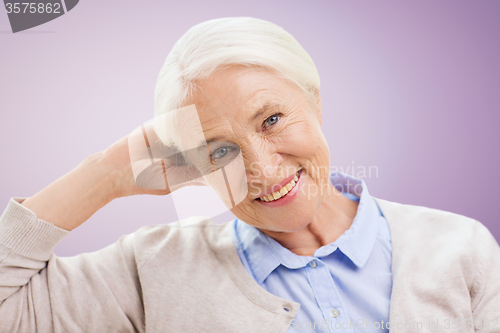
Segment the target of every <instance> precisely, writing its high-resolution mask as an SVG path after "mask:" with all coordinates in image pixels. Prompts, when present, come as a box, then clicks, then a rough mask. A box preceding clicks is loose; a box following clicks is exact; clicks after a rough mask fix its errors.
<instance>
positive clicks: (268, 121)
mask: <svg viewBox="0 0 500 333" xmlns="http://www.w3.org/2000/svg"><path fill="white" fill-rule="evenodd" d="M278 119H279V117H278V115H272V116H271V117H269V118H267V119H266V121H265V123H266V125H269V126H272V125H274V124H276V123H277V122H278Z"/></svg>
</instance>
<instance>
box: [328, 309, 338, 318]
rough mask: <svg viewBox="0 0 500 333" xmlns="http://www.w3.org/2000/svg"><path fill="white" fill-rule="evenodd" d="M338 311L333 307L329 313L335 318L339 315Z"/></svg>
mask: <svg viewBox="0 0 500 333" xmlns="http://www.w3.org/2000/svg"><path fill="white" fill-rule="evenodd" d="M339 314H340V312H339V310H337V309H333V310H332V311H330V315H331V316H332V317H333V318H337V317H338V316H339Z"/></svg>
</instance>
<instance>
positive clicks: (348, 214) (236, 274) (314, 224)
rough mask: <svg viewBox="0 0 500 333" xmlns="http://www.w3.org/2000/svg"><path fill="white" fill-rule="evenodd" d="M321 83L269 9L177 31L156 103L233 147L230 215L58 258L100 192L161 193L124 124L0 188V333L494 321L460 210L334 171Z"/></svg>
mask: <svg viewBox="0 0 500 333" xmlns="http://www.w3.org/2000/svg"><path fill="white" fill-rule="evenodd" d="M319 87H320V83H319V76H318V73H317V71H316V68H315V66H314V63H313V61H312V60H311V58H310V57H309V55H308V54H307V53H306V51H304V50H303V49H302V47H301V46H300V45H299V44H298V42H297V41H296V40H295V39H294V38H293V37H292V36H290V35H289V34H288V33H287V32H285V31H284V30H283V29H281V28H280V27H278V26H276V25H274V24H272V23H269V22H266V21H263V20H258V19H253V18H226V19H218V20H212V21H207V22H204V23H201V24H199V25H197V26H195V27H193V28H191V29H190V30H189V31H188V32H187V33H186V34H185V35H184V36H183V37H182V38H181V39H180V40H179V41H178V42H177V43H176V45H175V46H174V48H173V50H172V51H171V53H170V54H169V55H168V57H167V59H166V62H165V64H164V66H163V68H162V70H161V72H160V75H159V78H158V83H157V88H156V96H155V99H156V109H155V116H157V117H158V116H161V115H163V114H165V113H167V112H169V111H172V110H175V109H179V108H183V107H186V106H189V105H194V106H195V107H196V111H197V115H198V117H199V122H200V124H201V127H202V128H203V135H204V136H205V138H206V141H207V143H208V144H210V145H212V146H213V147H215V146H217V143H220V142H226V143H232V144H234V145H235V146H237V147H238V149H239V150H240V152H241V156H242V158H243V162H244V169H245V170H244V176H245V182H246V184H247V185H248V187H249V189H250V190H249V191H248V193H246V192H245V193H246V195H245V197H244V198H242V199H241V200H239V201H238V203H237V204H236V205H235V206H233V207H232V209H231V211H232V212H233V213H234V214H235V215H236V217H237V219H236V220H234V221H231V222H228V223H225V224H223V225H221V226H219V227H214V226H213V224H210V220H209V219H208V220H206V219H203V218H195V217H193V219H195V220H196V221H199V222H198V224H197V227H196V228H172V227H170V226H168V225H156V226H145V227H142V228H140V229H139V230H137V231H136V232H135V233H133V234H130V235H124V236H122V237H121V238H120V239H119V240H118V241H117V242H116V243H114V244H112V245H110V246H109V247H106V248H104V249H102V250H100V251H97V252H94V253H84V254H80V255H78V256H75V257H69V258H62V257H57V256H55V255H54V254H53V252H52V251H53V248H54V247H55V245H56V244H57V243H58V242H59V241H60V240H61V239H62V238H63V237H64V236H66V235H67V234H68V233H69V232H70V231H71V230H73V229H75V228H76V227H78V226H79V225H81V224H82V223H83V222H85V221H86V220H87V219H88V218H89V217H90V216H92V215H93V214H94V213H95V212H96V211H97V210H99V209H100V208H102V207H103V206H105V205H106V204H107V203H109V202H110V201H112V200H114V199H116V198H119V197H124V196H130V195H137V194H153V195H167V194H169V193H171V191H174V187H173V186H168V187H166V188H165V189H163V190H162V189H145V188H143V187H140V186H138V185H137V183H136V180H135V178H134V175H133V171H132V167H131V159H130V155H129V147H128V143H129V140H128V139H129V137H125V138H122V139H121V140H119V141H117V142H116V143H115V144H113V145H112V146H111V147H110V148H108V149H107V150H105V151H102V152H99V153H96V154H94V155H92V156H90V157H88V158H87V159H85V160H84V161H83V162H82V163H81V164H80V165H78V166H77V167H76V168H75V169H74V170H72V171H71V172H69V173H68V174H66V175H64V176H63V177H61V178H60V179H58V180H57V181H55V182H53V183H52V184H50V185H49V186H48V187H47V188H45V189H43V190H41V191H40V192H38V193H36V194H35V195H33V196H32V197H29V198H24V197H14V198H11V200H10V201H9V203H8V205H7V208H6V209H5V211H4V213H3V215H2V216H1V219H0V245H1V246H0V331H1V332H15V331H20V332H31V331H33V332H34V331H42V332H52V331H58V332H60V331H62V332H145V331H149V332H295V331H300V332H302V331H304V330H313V329H314V330H317V331H323V332H333V331H338V330H343V331H346V332H365V331H381V332H387V331H389V328H390V329H391V331H394V332H398V331H401V332H403V331H405V332H406V331H424V332H426V331H433V332H435V331H448V330H452V331H456V332H473V331H475V330H477V329H478V328H479V327H480V326H481V327H482V330H483V331H487V332H500V323H498V315H499V314H500V249H499V247H498V244H497V243H496V241H495V239H494V238H493V237H492V235H491V234H490V233H489V231H488V230H487V229H486V228H485V227H484V226H483V225H482V224H481V223H479V222H478V221H475V220H473V219H470V218H467V217H464V216H461V215H457V214H453V213H450V212H444V211H440V210H435V209H430V208H425V207H420V206H412V205H403V204H398V203H395V202H390V201H386V200H382V199H378V198H375V197H372V196H370V194H369V193H368V189H367V187H366V184H365V182H364V181H362V180H361V179H357V178H354V177H350V176H348V175H345V174H342V173H335V174H331V175H330V174H329V173H328V172H327V170H329V166H330V154H329V150H328V145H327V143H326V141H325V138H324V136H323V134H322V131H321V127H320V125H321V122H322V109H321V99H320V90H319ZM180 124H181V125H180V126H185V127H186V128H188V127H189V126H190V123H184V124H183V123H182V122H181V123H180ZM157 134H158V137H159V139H160V140H161V141H162V142H163V143H165V144H166V143H167V142H169V141H172V140H174V141H175V139H172V138H171V137H170V136H171V134H172V132H169V133H167V132H166V131H164V132H162V131H158V132H157ZM179 145H180V144H179ZM224 149H226V148H222V150H220V149H219V148H217V150H215V149H214V150H213V151H212V152H211V156H212V157H213V158H214V159H215V158H216V156H217V157H223V156H224V155H225V154H227V153H228V150H227V149H226V150H224ZM171 185H172V184H171ZM191 222H192V221H191Z"/></svg>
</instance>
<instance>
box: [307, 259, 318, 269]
mask: <svg viewBox="0 0 500 333" xmlns="http://www.w3.org/2000/svg"><path fill="white" fill-rule="evenodd" d="M317 265H318V264H317V263H316V260H313V261H310V262H309V266H311V267H312V268H314V267H316V266H317Z"/></svg>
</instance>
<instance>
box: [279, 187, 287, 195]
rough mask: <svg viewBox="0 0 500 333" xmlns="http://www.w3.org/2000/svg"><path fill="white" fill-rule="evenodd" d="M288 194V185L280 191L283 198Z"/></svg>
mask: <svg viewBox="0 0 500 333" xmlns="http://www.w3.org/2000/svg"><path fill="white" fill-rule="evenodd" d="M287 193H288V190H287V189H286V185H285V186H283V187H282V188H281V189H280V194H281V196H282V197H284V196H285V194H287Z"/></svg>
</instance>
